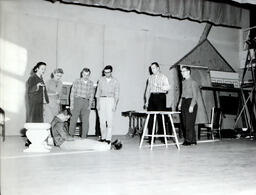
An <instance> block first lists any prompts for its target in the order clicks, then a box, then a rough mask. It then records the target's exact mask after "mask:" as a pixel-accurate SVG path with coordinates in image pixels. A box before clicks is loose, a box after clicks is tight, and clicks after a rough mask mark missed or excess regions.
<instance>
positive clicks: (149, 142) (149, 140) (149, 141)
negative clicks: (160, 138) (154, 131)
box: [147, 138, 156, 144]
mask: <svg viewBox="0 0 256 195" xmlns="http://www.w3.org/2000/svg"><path fill="white" fill-rule="evenodd" d="M151 140H152V139H151V138H150V139H148V141H147V143H148V144H151ZM155 141H156V139H154V141H153V142H154V143H155Z"/></svg>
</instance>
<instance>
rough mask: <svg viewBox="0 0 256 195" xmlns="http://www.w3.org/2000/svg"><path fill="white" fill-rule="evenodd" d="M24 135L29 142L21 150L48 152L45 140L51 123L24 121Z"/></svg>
mask: <svg viewBox="0 0 256 195" xmlns="http://www.w3.org/2000/svg"><path fill="white" fill-rule="evenodd" d="M24 128H25V129H27V131H26V136H27V138H28V139H29V141H30V142H31V144H30V145H29V147H28V148H27V149H25V150H23V152H50V147H49V146H47V144H46V142H45V140H46V138H47V137H48V136H49V135H50V128H51V125H50V124H49V123H25V125H24Z"/></svg>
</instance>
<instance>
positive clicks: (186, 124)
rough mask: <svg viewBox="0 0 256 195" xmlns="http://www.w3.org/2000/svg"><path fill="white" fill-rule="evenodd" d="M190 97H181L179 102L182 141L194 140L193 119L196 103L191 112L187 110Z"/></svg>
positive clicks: (194, 119)
mask: <svg viewBox="0 0 256 195" xmlns="http://www.w3.org/2000/svg"><path fill="white" fill-rule="evenodd" d="M191 100H192V98H182V103H181V123H182V130H183V137H184V141H186V142H190V143H191V142H192V143H193V142H196V131H195V121H196V113H197V104H196V105H195V106H194V109H193V112H192V113H190V112H189V106H190V103H191Z"/></svg>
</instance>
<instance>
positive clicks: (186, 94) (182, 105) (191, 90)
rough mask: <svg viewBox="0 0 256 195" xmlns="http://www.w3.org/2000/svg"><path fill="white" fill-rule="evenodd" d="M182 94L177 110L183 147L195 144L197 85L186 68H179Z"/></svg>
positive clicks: (188, 68)
mask: <svg viewBox="0 0 256 195" xmlns="http://www.w3.org/2000/svg"><path fill="white" fill-rule="evenodd" d="M181 74H182V77H183V78H184V80H183V81H182V94H181V99H180V101H179V105H178V108H179V110H181V122H182V130H183V137H184V143H183V145H184V146H189V145H192V144H196V132H195V121H196V115H197V107H198V106H197V99H198V95H199V85H198V83H197V82H196V81H195V80H193V79H192V78H191V70H190V67H188V66H182V67H181Z"/></svg>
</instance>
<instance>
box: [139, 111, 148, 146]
mask: <svg viewBox="0 0 256 195" xmlns="http://www.w3.org/2000/svg"><path fill="white" fill-rule="evenodd" d="M149 116H150V114H148V115H147V118H146V121H145V124H144V128H143V132H142V137H141V139H140V148H141V147H142V143H143V140H144V137H145V133H146V131H147V127H148V121H149Z"/></svg>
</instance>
